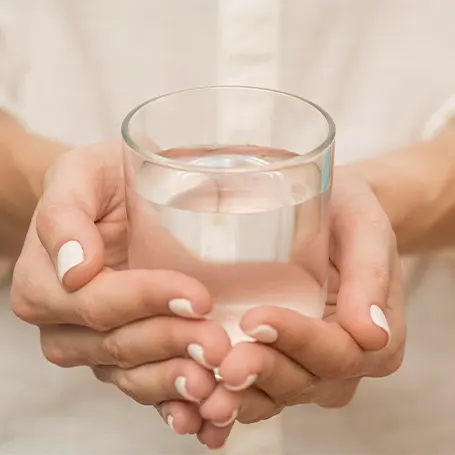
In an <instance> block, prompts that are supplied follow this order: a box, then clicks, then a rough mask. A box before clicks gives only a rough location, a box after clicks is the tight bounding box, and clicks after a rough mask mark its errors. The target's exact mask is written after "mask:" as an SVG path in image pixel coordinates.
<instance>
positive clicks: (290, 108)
mask: <svg viewBox="0 0 455 455" xmlns="http://www.w3.org/2000/svg"><path fill="white" fill-rule="evenodd" d="M122 135H123V139H124V170H125V182H126V204H127V212H128V229H129V266H130V268H148V269H166V270H174V271H178V272H181V273H184V274H186V275H189V276H191V277H194V278H195V279H197V280H198V281H200V282H201V283H203V284H204V285H205V286H206V287H207V289H208V290H209V292H210V294H211V297H212V299H213V311H212V312H211V314H210V317H211V318H213V319H215V320H217V321H219V322H220V323H221V324H222V325H223V327H224V328H225V330H226V331H227V333H228V335H229V337H230V339H231V342H232V343H233V344H235V343H238V342H240V341H251V338H250V337H248V336H247V335H246V334H245V333H243V332H242V330H241V329H240V327H239V321H240V319H241V317H242V315H243V314H244V313H245V312H246V311H247V310H249V309H251V308H254V307H257V306H260V305H273V306H278V307H284V308H288V309H291V310H293V311H297V312H299V313H303V314H305V315H307V316H311V317H315V318H320V317H322V314H323V312H324V307H325V302H326V282H327V270H328V258H329V256H328V246H329V226H328V215H327V212H328V203H329V196H330V189H331V183H332V168H333V152H334V139H335V125H334V122H333V120H332V119H331V117H330V116H329V114H328V113H327V112H325V111H324V110H323V109H321V108H320V107H319V106H317V105H316V104H314V103H313V102H311V101H308V100H306V99H303V98H301V97H298V96H295V95H292V94H288V93H283V92H279V91H275V90H270V89H265V88H256V87H241V86H213V87H199V88H193V89H187V90H182V91H178V92H174V93H170V94H167V95H163V96H159V97H157V98H154V99H152V100H149V101H146V102H145V103H143V104H141V105H140V106H138V107H137V108H135V109H134V110H133V111H131V112H130V113H129V114H128V115H127V117H126V118H125V120H124V122H123V126H122Z"/></svg>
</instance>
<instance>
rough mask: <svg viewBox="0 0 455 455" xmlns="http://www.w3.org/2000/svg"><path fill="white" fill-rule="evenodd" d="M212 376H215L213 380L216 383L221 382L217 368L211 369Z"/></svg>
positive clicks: (221, 378)
mask: <svg viewBox="0 0 455 455" xmlns="http://www.w3.org/2000/svg"><path fill="white" fill-rule="evenodd" d="M213 376H215V379H216V380H217V382H220V381H222V380H223V377H222V376H221V373H220V369H219V368H214V369H213Z"/></svg>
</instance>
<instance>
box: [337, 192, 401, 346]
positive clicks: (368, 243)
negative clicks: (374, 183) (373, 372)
mask: <svg viewBox="0 0 455 455" xmlns="http://www.w3.org/2000/svg"><path fill="white" fill-rule="evenodd" d="M357 190H359V191H358V192H356V194H355V197H352V198H351V197H347V198H343V199H342V200H339V201H337V200H336V196H335V197H334V202H335V203H334V205H333V209H334V211H333V225H332V227H333V233H334V245H333V246H334V251H333V253H334V254H333V262H334V264H335V266H336V267H337V268H338V270H339V273H340V287H339V292H338V299H337V310H336V311H337V319H338V321H339V323H340V325H341V326H342V327H343V328H344V329H345V330H346V331H348V332H349V333H350V334H351V336H352V337H353V338H354V339H355V340H356V341H357V343H358V344H359V345H360V346H361V347H362V348H363V349H366V350H379V349H382V348H383V347H385V346H386V345H387V343H388V342H389V339H390V336H391V333H390V326H389V323H388V320H387V319H388V317H387V315H388V310H387V301H388V298H389V288H390V281H391V280H392V275H393V274H394V273H393V268H394V264H395V259H396V257H397V253H396V251H395V248H394V245H395V244H396V243H395V240H394V233H393V231H392V229H391V227H390V223H389V221H388V219H387V217H386V215H385V214H384V213H383V211H382V209H381V207H380V205H379V202H378V201H377V200H376V198H375V197H374V195H373V193H372V192H371V191H370V190H369V188H367V187H365V189H364V188H363V186H362V187H360V188H359V187H358V186H357ZM335 191H337V190H335ZM340 191H344V192H345V193H349V191H350V192H351V193H352V192H353V189H349V190H348V189H347V188H346V187H345V188H344V189H341V188H340ZM345 195H346V194H345Z"/></svg>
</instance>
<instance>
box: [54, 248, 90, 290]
mask: <svg viewBox="0 0 455 455" xmlns="http://www.w3.org/2000/svg"><path fill="white" fill-rule="evenodd" d="M82 262H84V250H83V249H82V245H81V244H80V243H79V242H78V241H77V240H70V241H69V242H66V243H64V244H63V245H62V246H61V248H60V250H59V252H58V255H57V273H58V278H59V279H60V281H62V280H63V277H64V276H65V274H66V272H68V270H70V269H72V268H73V267H76V265H79V264H82Z"/></svg>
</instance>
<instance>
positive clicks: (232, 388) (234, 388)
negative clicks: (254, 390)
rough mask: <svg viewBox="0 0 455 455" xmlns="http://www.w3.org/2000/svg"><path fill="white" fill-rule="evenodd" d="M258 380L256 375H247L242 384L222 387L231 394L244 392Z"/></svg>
mask: <svg viewBox="0 0 455 455" xmlns="http://www.w3.org/2000/svg"><path fill="white" fill-rule="evenodd" d="M257 378H258V375H257V374H249V375H248V376H247V377H246V379H245V380H244V381H243V382H242V384H240V385H229V384H224V387H225V388H226V389H228V390H230V391H231V392H239V391H240V390H245V389H247V388H248V387H250V386H251V385H253V384H254V383H255V381H256V379H257Z"/></svg>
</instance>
